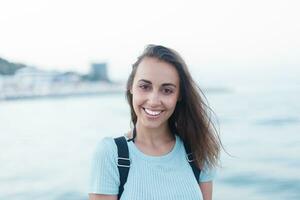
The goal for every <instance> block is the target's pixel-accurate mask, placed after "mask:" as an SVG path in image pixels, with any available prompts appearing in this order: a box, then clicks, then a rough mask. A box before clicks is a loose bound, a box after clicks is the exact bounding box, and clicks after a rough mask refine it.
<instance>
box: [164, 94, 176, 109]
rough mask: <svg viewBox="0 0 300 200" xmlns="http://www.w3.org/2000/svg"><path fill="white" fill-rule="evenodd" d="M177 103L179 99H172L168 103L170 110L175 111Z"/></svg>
mask: <svg viewBox="0 0 300 200" xmlns="http://www.w3.org/2000/svg"><path fill="white" fill-rule="evenodd" d="M176 103H177V98H175V97H174V98H170V99H168V100H167V101H166V105H167V106H168V108H169V109H175V106H176Z"/></svg>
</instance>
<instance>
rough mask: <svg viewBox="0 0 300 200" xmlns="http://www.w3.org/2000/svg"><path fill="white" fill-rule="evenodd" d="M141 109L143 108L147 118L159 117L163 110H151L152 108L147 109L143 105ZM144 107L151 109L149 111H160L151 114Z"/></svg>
mask: <svg viewBox="0 0 300 200" xmlns="http://www.w3.org/2000/svg"><path fill="white" fill-rule="evenodd" d="M142 109H143V111H144V113H145V114H146V116H147V117H148V118H150V119H157V118H159V117H160V116H161V114H162V113H163V112H164V110H152V109H148V108H144V107H142ZM145 109H147V110H151V111H154V112H160V113H159V114H158V115H151V114H149V113H147V112H146V110H145Z"/></svg>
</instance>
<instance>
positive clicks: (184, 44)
mask: <svg viewBox="0 0 300 200" xmlns="http://www.w3.org/2000/svg"><path fill="white" fill-rule="evenodd" d="M299 9H300V1H297V0H295V1H290V0H280V1H279V0H251V1H241V0H226V1H224V0H219V1H218V0H212V1H207V0H206V1H201V0H197V1H190V0H185V1H177V0H164V1H163V0H152V1H144V0H127V1H121V0H120V1H117V0H106V1H104V0H76V1H75V0H72V1H71V0H26V1H22V0H0V57H2V58H4V59H8V60H9V61H12V62H22V63H25V64H28V65H33V66H37V67H39V68H43V69H47V70H48V69H49V70H52V69H55V70H60V71H65V70H73V71H78V72H81V73H87V72H88V71H89V69H90V64H91V63H93V62H107V63H108V66H109V75H110V76H111V77H112V78H113V79H126V78H127V75H128V73H129V72H130V68H131V64H132V63H133V62H134V61H135V60H136V58H137V56H138V55H139V54H140V53H141V52H142V50H143V49H144V47H145V46H146V45H147V44H161V45H165V46H167V47H171V48H174V49H175V50H177V51H178V52H179V53H181V55H182V56H183V57H184V59H185V60H186V62H187V64H188V65H189V67H190V70H191V71H192V72H198V71H201V70H203V71H205V70H212V71H226V70H229V69H230V70H232V69H234V70H244V71H245V72H247V70H249V69H252V68H253V69H254V68H255V69H260V70H271V69H275V68H276V69H283V68H299V66H300V37H299V35H300V23H299V21H300V12H299Z"/></svg>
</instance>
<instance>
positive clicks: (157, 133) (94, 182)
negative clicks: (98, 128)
mask: <svg viewBox="0 0 300 200" xmlns="http://www.w3.org/2000/svg"><path fill="white" fill-rule="evenodd" d="M201 94H202V92H201V90H200V89H199V88H198V86H197V85H196V84H195V82H194V81H193V79H192V77H191V75H190V73H189V71H188V69H187V66H186V64H185V62H184V61H183V59H182V58H181V56H180V55H179V54H178V53H177V52H176V51H174V50H172V49H170V48H166V47H163V46H159V45H149V46H148V47H147V48H146V49H145V51H144V52H143V54H142V55H141V56H140V57H138V60H137V61H136V62H135V63H134V64H133V68H132V72H131V74H130V76H129V78H128V82H127V91H126V97H127V100H128V103H129V106H130V111H131V120H132V124H133V129H132V130H131V131H129V132H128V133H127V134H126V135H124V136H122V137H119V138H115V139H113V138H105V139H103V140H102V141H100V143H99V145H98V147H97V149H96V152H95V154H94V157H93V162H92V172H91V182H90V183H91V184H90V191H89V196H90V199H91V200H105V199H122V200H127V199H130V200H135V199H137V200H140V199H164V200H171V199H172V200H177V199H195V200H196V199H197V200H199V199H201V197H202V198H203V199H204V200H210V199H212V188H213V183H212V181H213V178H214V175H215V171H216V166H217V164H218V161H219V153H220V147H221V141H220V140H219V137H218V134H217V132H216V131H215V130H216V129H215V128H214V125H213V124H212V123H211V120H210V118H209V117H208V113H207V112H208V110H209V108H208V107H207V106H206V104H205V103H204V102H203V100H202V97H201Z"/></svg>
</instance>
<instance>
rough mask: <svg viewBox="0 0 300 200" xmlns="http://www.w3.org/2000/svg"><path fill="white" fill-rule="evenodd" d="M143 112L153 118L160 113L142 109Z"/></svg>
mask: <svg viewBox="0 0 300 200" xmlns="http://www.w3.org/2000/svg"><path fill="white" fill-rule="evenodd" d="M144 110H145V112H146V113H147V114H149V115H153V116H156V115H159V114H160V113H161V112H162V111H152V110H149V109H147V108H145V109H144Z"/></svg>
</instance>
